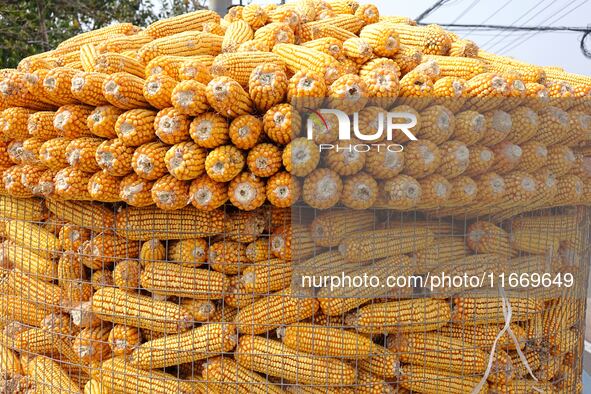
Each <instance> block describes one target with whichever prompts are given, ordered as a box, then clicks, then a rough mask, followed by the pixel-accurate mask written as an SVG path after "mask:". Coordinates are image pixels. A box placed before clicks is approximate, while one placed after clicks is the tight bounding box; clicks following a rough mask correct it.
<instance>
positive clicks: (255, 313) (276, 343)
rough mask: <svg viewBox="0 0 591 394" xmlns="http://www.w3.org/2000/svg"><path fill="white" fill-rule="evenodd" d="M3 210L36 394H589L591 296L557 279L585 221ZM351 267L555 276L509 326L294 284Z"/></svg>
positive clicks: (16, 322) (15, 366)
mask: <svg viewBox="0 0 591 394" xmlns="http://www.w3.org/2000/svg"><path fill="white" fill-rule="evenodd" d="M0 208H1V209H2V214H3V216H4V218H5V223H4V229H3V236H4V238H5V241H4V242H3V243H2V257H3V260H2V267H3V269H2V277H3V280H2V288H1V291H0V308H1V309H0V312H1V316H2V319H3V320H2V326H3V327H2V331H1V332H0V351H1V352H2V359H1V360H2V364H1V368H2V372H3V373H4V376H5V377H6V379H7V382H8V383H7V384H13V385H17V386H18V387H24V389H23V390H25V389H26V388H31V390H35V391H31V392H47V393H49V392H52V393H54V392H60V393H62V392H63V393H66V392H72V393H79V392H81V390H84V392H85V393H89V392H90V393H94V392H99V393H138V392H139V393H165V392H169V391H170V392H174V393H218V392H219V393H225V392H234V391H237V392H241V393H242V392H243V393H251V392H257V393H258V392H260V393H268V392H273V393H281V392H292V393H326V392H328V393H408V392H416V393H438V392H442V390H443V392H446V393H472V392H481V393H486V392H493V393H529V392H538V391H536V390H543V392H557V393H574V392H581V386H580V385H581V383H580V374H581V368H582V366H581V352H582V338H583V337H582V334H581V331H582V320H583V319H582V317H583V316H584V305H585V304H584V294H585V286H584V285H582V284H581V283H578V284H577V285H575V286H573V287H570V288H568V289H567V290H566V291H565V287H561V286H560V283H559V282H557V281H556V280H555V279H554V278H556V277H557V276H556V274H559V273H560V274H565V273H570V274H571V275H572V276H573V277H577V278H578V280H581V281H583V279H581V277H584V274H583V273H584V272H585V261H586V260H585V258H584V253H585V249H584V246H583V245H584V242H583V240H584V238H583V237H584V236H585V235H586V234H585V230H584V229H585V226H586V224H585V223H586V222H584V221H585V220H588V218H586V217H584V216H583V213H582V212H581V211H580V210H570V209H569V210H565V211H562V212H560V213H557V212H555V211H544V212H539V213H537V214H536V215H530V216H526V215H523V216H520V217H517V218H515V219H513V220H511V221H509V222H505V223H503V224H502V226H501V225H496V224H494V223H492V222H489V221H476V222H474V223H472V224H470V226H469V227H468V229H467V231H465V230H464V229H463V228H462V226H463V223H462V226H459V225H458V223H453V222H451V221H439V220H432V219H428V218H419V217H417V216H416V215H414V214H413V215H408V214H392V215H389V216H385V217H384V216H383V215H382V212H379V211H378V212H377V214H376V212H374V211H357V212H355V213H351V212H349V211H344V210H335V211H326V212H325V213H322V214H320V215H318V216H316V217H315V218H314V219H313V220H312V222H311V223H310V225H309V226H304V225H301V224H295V223H293V222H291V220H290V218H291V212H290V210H286V209H282V210H278V209H276V208H271V207H266V208H265V209H263V210H257V211H254V212H241V211H235V212H232V213H228V214H227V216H224V213H222V212H220V211H212V212H203V211H198V210H196V209H194V208H187V209H183V210H175V211H163V210H160V209H158V208H154V207H144V208H134V207H127V208H121V209H120V210H119V211H118V212H113V211H111V210H109V209H108V208H107V207H105V206H104V205H93V204H89V203H79V202H71V201H62V200H47V201H46V203H44V202H43V201H42V200H36V199H17V198H14V197H9V196H2V197H1V198H0ZM286 223H288V224H286ZM540 228H544V231H543V232H541V231H540ZM464 231H465V232H466V234H465V236H464ZM197 237H198V238H197ZM339 271H340V272H345V273H347V275H349V276H353V277H354V276H363V274H368V275H373V276H376V277H378V278H380V279H381V280H384V281H385V280H386V278H387V276H388V275H392V276H394V275H396V276H397V277H398V276H402V275H424V274H426V273H430V274H432V275H433V274H436V273H439V272H446V273H448V275H460V276H463V275H464V274H466V273H467V274H468V275H478V276H479V275H480V274H481V273H482V272H494V273H495V274H496V275H500V274H503V273H504V274H506V275H507V276H508V275H510V274H511V273H512V272H518V273H523V272H526V273H527V272H533V273H535V272H548V273H551V274H552V276H551V284H550V285H547V287H546V288H543V289H541V291H537V290H536V289H533V288H524V289H522V290H520V291H518V292H512V293H508V294H509V295H508V298H507V302H509V303H510V305H511V308H512V312H511V313H512V317H511V318H507V317H506V316H505V315H504V314H503V303H502V300H503V299H502V298H501V297H498V295H497V292H496V290H494V289H493V290H494V291H492V292H488V293H486V292H484V293H475V292H474V291H469V289H457V288H456V289H441V290H436V291H433V293H432V294H431V295H430V296H428V297H418V298H417V297H413V295H412V292H413V289H412V288H402V287H401V288H399V289H394V288H393V289H389V290H388V291H387V292H381V293H377V292H376V290H375V289H372V288H359V289H356V291H355V292H352V290H351V289H348V290H347V291H348V292H346V291H345V292H341V293H339V291H341V290H336V291H335V292H331V291H330V289H329V287H328V286H325V287H322V288H319V289H317V291H315V292H313V293H309V292H308V293H306V292H305V291H306V290H305V289H300V288H298V287H297V286H296V287H291V286H290V285H291V284H292V280H293V278H294V275H293V274H294V273H296V272H298V273H299V274H303V273H307V274H308V275H319V274H320V273H322V272H325V273H330V272H339ZM382 283H385V282H382ZM484 286H486V285H485V284H483V287H484ZM522 286H524V287H527V285H522ZM577 286H578V287H577ZM308 290H310V289H308ZM505 324H508V325H507V328H504V327H503V326H504V325H505ZM508 329H510V331H507V330H508ZM501 334H502V335H501ZM493 345H494V346H493ZM521 357H523V359H522V358H521ZM524 360H525V361H524ZM489 363H490V370H489V371H488V372H487V368H489ZM528 368H529V370H528ZM534 377H535V379H537V380H534ZM481 381H482V389H480V390H475V387H476V386H477V385H478V384H479V382H481ZM94 390H98V391H94ZM531 390H534V391H531ZM24 392H29V391H24Z"/></svg>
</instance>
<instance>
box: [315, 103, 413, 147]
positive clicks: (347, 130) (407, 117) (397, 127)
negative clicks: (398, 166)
mask: <svg viewBox="0 0 591 394" xmlns="http://www.w3.org/2000/svg"><path fill="white" fill-rule="evenodd" d="M306 110H308V111H310V114H309V116H308V119H307V122H306V135H307V138H308V139H309V140H314V133H315V130H318V128H324V129H325V130H328V129H329V128H330V127H331V124H329V122H328V121H327V117H328V116H331V117H334V118H336V121H337V122H336V127H337V129H338V142H344V141H349V142H350V141H352V140H357V141H362V143H358V144H347V145H346V146H345V147H343V146H339V144H338V143H335V144H319V149H320V151H323V150H332V149H336V150H337V151H338V150H342V149H347V150H355V151H357V152H368V151H370V150H377V151H380V150H382V149H387V150H388V151H390V152H400V151H402V150H403V149H404V147H403V146H402V145H401V144H399V143H396V142H395V139H398V138H400V137H402V136H403V135H404V136H405V137H406V138H407V139H408V140H411V141H416V140H417V137H416V136H415V135H414V134H413V132H412V131H411V129H412V128H413V127H415V126H416V125H417V117H416V116H415V115H414V114H412V113H409V112H386V111H384V112H380V113H378V114H377V115H376V119H375V122H374V124H373V126H374V127H373V130H372V132H371V133H367V131H368V130H362V127H360V121H359V113H358V112H354V113H352V114H351V115H349V114H347V113H346V112H344V111H341V110H338V109H328V108H321V109H312V108H306ZM384 135H385V138H384ZM399 140H400V139H399ZM375 141H383V142H380V143H375ZM372 142H374V143H372Z"/></svg>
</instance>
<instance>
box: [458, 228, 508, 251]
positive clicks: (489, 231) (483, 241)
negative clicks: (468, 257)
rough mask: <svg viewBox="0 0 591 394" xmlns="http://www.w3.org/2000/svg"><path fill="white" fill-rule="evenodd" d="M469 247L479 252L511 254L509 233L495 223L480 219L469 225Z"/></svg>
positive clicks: (467, 240)
mask: <svg viewBox="0 0 591 394" xmlns="http://www.w3.org/2000/svg"><path fill="white" fill-rule="evenodd" d="M466 242H467V244H468V247H469V248H470V249H472V250H473V251H475V252H477V253H495V254H498V255H500V256H511V255H512V254H513V252H512V251H511V247H510V245H509V234H508V233H507V232H506V231H505V230H503V229H502V228H500V227H497V226H496V225H494V224H493V223H490V222H485V221H480V222H476V223H474V224H472V225H470V226H469V227H468V237H467V239H466Z"/></svg>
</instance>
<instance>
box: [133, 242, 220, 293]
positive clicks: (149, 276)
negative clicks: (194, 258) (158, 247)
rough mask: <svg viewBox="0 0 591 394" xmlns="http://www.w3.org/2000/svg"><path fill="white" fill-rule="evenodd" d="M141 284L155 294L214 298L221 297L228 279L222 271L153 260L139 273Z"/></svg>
mask: <svg viewBox="0 0 591 394" xmlns="http://www.w3.org/2000/svg"><path fill="white" fill-rule="evenodd" d="M212 248H213V246H212ZM141 284H142V287H144V288H146V289H149V290H150V291H151V292H153V293H157V294H166V295H177V296H182V297H188V298H195V299H216V298H222V297H223V294H224V293H225V292H226V291H227V288H228V286H229V281H228V278H227V277H226V276H225V275H224V274H222V273H218V272H213V271H208V270H204V269H198V268H194V267H192V266H182V265H179V264H170V263H160V262H154V263H150V264H147V265H146V267H145V269H144V271H143V272H142V275H141Z"/></svg>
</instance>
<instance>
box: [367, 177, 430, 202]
mask: <svg viewBox="0 0 591 394" xmlns="http://www.w3.org/2000/svg"><path fill="white" fill-rule="evenodd" d="M421 195H422V191H421V185H420V184H419V182H418V181H417V180H416V179H414V178H412V177H410V176H407V175H398V176H396V177H394V178H392V179H388V180H386V181H385V182H384V183H383V184H382V185H380V191H379V195H378V201H377V203H376V204H377V206H385V207H388V208H391V209H409V208H412V207H415V206H416V205H417V204H418V202H419V201H420V199H421Z"/></svg>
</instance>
